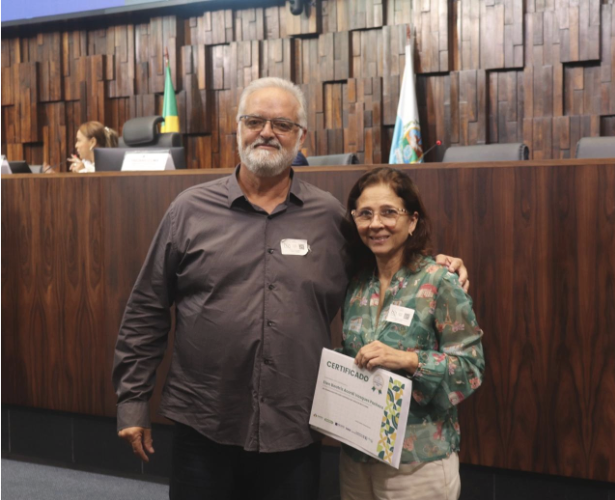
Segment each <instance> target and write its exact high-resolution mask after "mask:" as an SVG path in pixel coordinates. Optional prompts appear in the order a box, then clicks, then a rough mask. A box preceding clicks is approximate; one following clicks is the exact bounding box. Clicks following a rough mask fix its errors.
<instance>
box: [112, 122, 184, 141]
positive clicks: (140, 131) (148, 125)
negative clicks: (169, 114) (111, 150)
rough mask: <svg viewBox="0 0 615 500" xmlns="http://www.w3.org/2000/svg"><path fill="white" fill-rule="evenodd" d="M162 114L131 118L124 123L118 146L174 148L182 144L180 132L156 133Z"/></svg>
mask: <svg viewBox="0 0 615 500" xmlns="http://www.w3.org/2000/svg"><path fill="white" fill-rule="evenodd" d="M163 121H164V118H163V117H162V116H157V115H155V116H142V117H140V118H132V119H131V120H128V121H127V122H126V123H124V127H123V128H122V137H120V140H119V141H118V146H119V147H120V148H175V147H180V146H181V145H182V139H181V134H179V133H177V132H169V133H165V134H160V133H158V129H157V125H158V124H159V123H162V122H163Z"/></svg>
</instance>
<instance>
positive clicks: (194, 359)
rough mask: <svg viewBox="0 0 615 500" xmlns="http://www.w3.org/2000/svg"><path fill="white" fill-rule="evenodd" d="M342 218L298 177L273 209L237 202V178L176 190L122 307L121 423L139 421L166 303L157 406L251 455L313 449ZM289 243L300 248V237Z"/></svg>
mask: <svg viewBox="0 0 615 500" xmlns="http://www.w3.org/2000/svg"><path fill="white" fill-rule="evenodd" d="M343 212H344V210H343V207H342V206H341V204H340V203H339V202H338V201H337V200H336V199H335V198H334V197H333V196H332V195H330V194H329V193H326V192H324V191H321V190H320V189H318V188H316V187H315V186H312V185H310V184H308V183H306V182H303V181H301V180H300V179H297V178H296V177H293V179H292V184H291V188H290V192H289V195H288V198H287V200H286V202H285V203H283V204H281V205H279V206H278V207H277V208H276V209H275V210H274V211H273V212H272V213H271V214H270V215H269V214H267V213H266V212H264V211H263V210H261V209H260V208H259V207H256V206H253V205H252V204H251V203H250V202H249V201H248V200H247V198H246V197H245V196H244V194H243V192H242V191H241V189H240V187H239V185H238V183H237V178H236V174H235V175H231V176H229V177H225V178H223V179H219V180H215V181H213V182H208V183H206V184H201V185H199V186H195V187H193V188H190V189H188V190H186V191H184V192H183V193H181V194H180V195H179V196H178V197H177V198H176V199H175V201H174V202H173V203H172V204H171V207H170V208H169V210H168V211H167V213H166V215H165V217H164V219H163V220H162V223H161V224H160V227H159V229H158V232H157V234H156V236H155V237H154V241H153V242H152V245H151V248H150V250H149V253H148V255H147V258H146V260H145V263H144V265H143V268H142V270H141V273H140V274H139V277H138V278H137V282H136V284H135V286H134V289H133V291H132V294H131V296H130V298H129V301H128V304H127V306H126V311H125V313H124V318H123V321H122V325H121V328H120V332H119V337H118V341H117V347H116V353H115V363H114V371H113V380H114V384H115V387H116V391H117V394H118V429H123V428H126V427H130V426H142V427H148V426H149V407H148V400H149V398H150V396H151V393H152V390H153V386H154V374H155V370H156V367H157V366H158V364H159V362H160V360H161V358H162V356H163V353H164V351H165V348H166V341H167V335H168V332H169V329H170V325H171V316H170V311H169V308H170V306H171V305H172V304H175V310H176V330H175V346H174V351H173V359H172V363H171V369H170V371H169V375H168V377H167V380H166V384H165V387H164V392H163V397H162V402H161V408H160V413H161V414H162V415H164V416H165V417H167V418H170V419H171V420H174V421H177V422H181V423H183V424H186V425H189V426H190V427H193V428H194V429H196V430H197V431H199V432H200V433H202V434H203V435H205V436H206V437H208V438H209V439H212V440H213V441H216V442H218V443H222V444H229V445H239V446H242V447H243V448H244V449H246V450H251V451H261V452H277V451H286V450H292V449H297V448H301V447H304V446H307V445H309V444H310V443H312V442H313V437H312V435H311V433H310V430H309V426H308V420H309V413H310V408H311V404H312V397H313V395H314V387H315V384H316V376H317V372H318V364H319V360H320V353H321V349H322V348H323V347H328V346H329V344H330V332H329V325H330V323H331V321H332V319H333V317H334V316H335V314H336V313H337V311H338V309H339V308H340V305H341V303H342V300H343V297H344V292H345V289H346V284H347V278H346V274H345V271H344V261H343V257H342V248H343V238H342V234H341V228H340V226H341V224H342V219H343ZM288 239H291V240H306V243H307V245H308V250H307V253H306V255H288V254H285V253H287V252H288V248H289V246H288V244H287V243H285V244H283V243H282V240H288ZM294 245H295V246H294V248H295V250H297V248H299V252H301V249H300V245H301V242H296V241H295V242H294ZM297 245H299V247H297ZM291 247H292V245H291ZM283 248H284V250H283Z"/></svg>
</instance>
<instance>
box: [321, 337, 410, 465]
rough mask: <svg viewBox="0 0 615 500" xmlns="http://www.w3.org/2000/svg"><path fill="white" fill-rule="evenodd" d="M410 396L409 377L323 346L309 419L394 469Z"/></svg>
mask: <svg viewBox="0 0 615 500" xmlns="http://www.w3.org/2000/svg"><path fill="white" fill-rule="evenodd" d="M411 399H412V381H411V380H410V379H408V378H406V377H402V376H400V375H397V374H395V373H393V372H390V371H387V370H383V369H382V368H379V369H376V370H374V371H371V372H370V371H369V370H363V369H361V368H359V367H358V366H357V365H355V364H354V358H351V357H349V356H344V355H343V354H339V353H337V352H335V351H332V350H330V349H323V350H322V357H321V359H320V369H319V371H318V381H317V382H316V392H315V394H314V403H313V405H312V413H311V415H310V425H311V426H312V427H313V428H314V429H316V430H317V431H319V432H321V433H322V434H326V435H327V436H331V437H332V438H335V439H337V440H338V441H341V442H342V443H345V444H347V445H349V446H352V447H353V448H356V449H357V450H360V451H362V452H363V453H366V454H367V455H370V456H372V457H374V458H376V459H378V460H380V461H382V462H384V463H386V464H389V465H391V466H393V467H395V468H396V469H398V468H399V461H400V459H401V450H402V448H403V445H404V434H405V432H406V424H407V422H408V411H409V409H410V400H411Z"/></svg>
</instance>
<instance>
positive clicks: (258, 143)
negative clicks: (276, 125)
mask: <svg viewBox="0 0 615 500" xmlns="http://www.w3.org/2000/svg"><path fill="white" fill-rule="evenodd" d="M263 145H267V146H275V147H276V148H278V149H281V148H282V145H281V144H280V143H279V142H278V141H277V140H275V139H273V140H270V141H263V140H262V139H257V141H256V142H253V143H252V145H251V146H250V149H256V147H257V146H263Z"/></svg>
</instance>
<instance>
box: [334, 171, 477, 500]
mask: <svg viewBox="0 0 615 500" xmlns="http://www.w3.org/2000/svg"><path fill="white" fill-rule="evenodd" d="M347 208H348V213H347V218H348V222H349V223H350V226H351V227H350V235H349V240H348V257H349V259H350V269H351V276H352V279H351V282H350V285H349V287H348V291H347V295H346V300H345V303H344V324H343V334H342V335H343V337H342V338H343V352H344V354H346V355H348V356H353V357H355V363H356V364H357V365H358V366H360V367H362V368H367V369H369V370H372V369H374V368H376V367H382V368H385V369H387V370H394V371H397V372H400V373H402V374H404V375H405V376H407V377H411V378H412V401H411V405H410V413H409V417H408V424H407V427H406V429H404V431H405V436H404V441H403V451H402V456H401V464H400V467H399V470H396V469H394V468H393V467H391V466H389V465H386V464H384V463H381V462H379V461H377V460H375V459H371V458H369V457H368V456H367V455H364V454H363V453H361V452H359V451H357V450H356V449H354V448H350V447H348V446H345V445H344V446H343V452H342V453H341V458H340V482H341V493H342V499H343V500H356V499H385V498H386V499H388V498H396V499H406V498H407V499H412V500H422V499H425V500H427V499H429V500H440V499H442V500H444V499H446V500H455V499H457V498H459V494H460V491H461V485H460V479H459V457H458V455H457V452H458V451H459V441H460V432H459V421H458V418H457V408H456V405H457V404H458V403H460V402H461V401H463V400H464V399H466V398H467V397H468V396H469V395H470V394H472V393H473V392H474V391H475V390H476V389H477V388H478V387H479V386H480V385H481V382H482V377H483V371H484V368H485V361H484V357H483V348H482V345H481V337H482V335H483V332H482V331H481V329H480V328H479V326H478V324H477V323H476V318H475V316H474V312H473V311H472V300H471V298H470V297H469V296H468V295H467V294H466V293H465V292H464V290H463V288H462V287H461V286H460V285H459V281H458V279H457V276H456V275H455V274H451V273H449V272H448V271H447V269H446V268H445V267H443V266H440V265H438V264H436V263H435V261H434V260H433V259H432V258H431V257H430V256H429V244H430V227H429V219H428V217H427V214H426V212H425V207H424V205H423V202H422V201H421V198H420V196H419V193H418V190H417V188H416V186H415V185H414V183H413V182H412V180H411V179H410V177H408V176H407V175H406V174H405V173H403V172H401V171H399V170H395V169H392V168H389V167H381V168H376V169H374V170H370V171H369V172H367V173H366V174H365V175H363V176H362V177H361V178H360V179H359V180H358V181H357V183H356V184H355V185H354V187H353V188H352V190H351V191H350V194H349V197H348V206H347ZM393 309H396V310H395V311H392V310H393ZM393 312H395V313H397V312H403V313H408V314H407V315H406V314H402V316H406V321H404V323H405V324H407V316H408V315H409V316H410V323H409V326H405V324H402V323H399V322H397V321H396V320H395V318H397V317H399V316H397V315H396V314H392V313H393ZM398 321H399V320H398ZM400 432H402V429H400Z"/></svg>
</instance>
